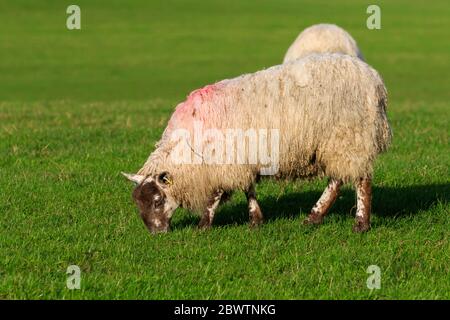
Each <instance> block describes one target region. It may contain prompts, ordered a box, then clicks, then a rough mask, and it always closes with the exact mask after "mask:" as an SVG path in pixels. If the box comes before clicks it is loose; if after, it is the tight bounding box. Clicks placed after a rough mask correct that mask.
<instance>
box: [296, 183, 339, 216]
mask: <svg viewBox="0 0 450 320" xmlns="http://www.w3.org/2000/svg"><path fill="white" fill-rule="evenodd" d="M341 186H342V181H341V180H339V179H330V181H329V182H328V186H327V187H326V188H325V191H324V192H323V193H322V196H321V197H320V199H319V201H317V203H316V204H315V205H314V207H313V208H312V209H311V213H310V214H309V216H308V217H307V218H306V219H305V220H304V221H303V224H321V223H322V222H323V218H324V217H325V215H326V214H327V213H328V210H329V209H330V208H331V206H332V205H333V203H334V201H335V200H336V198H337V197H338V195H339V189H340V187H341Z"/></svg>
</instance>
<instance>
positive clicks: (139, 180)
mask: <svg viewBox="0 0 450 320" xmlns="http://www.w3.org/2000/svg"><path fill="white" fill-rule="evenodd" d="M122 174H123V176H124V177H125V178H127V179H128V180H130V181H131V182H134V183H135V184H141V183H142V181H144V179H145V176H142V175H139V174H131V173H125V172H122Z"/></svg>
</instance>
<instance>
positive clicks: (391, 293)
mask: <svg viewBox="0 0 450 320" xmlns="http://www.w3.org/2000/svg"><path fill="white" fill-rule="evenodd" d="M299 2H300V1H283V2H280V1H268V0H263V1H257V2H255V1H242V0H241V1H231V2H230V1H207V2H206V1H144V0H142V1H134V0H133V1H127V4H126V5H124V2H123V1H86V0H83V1H77V3H78V4H79V5H80V7H81V10H82V30H81V31H68V30H67V29H66V28H65V19H66V14H65V9H66V7H67V6H68V5H69V4H71V3H72V2H69V1H56V0H54V1H39V3H38V2H32V1H14V2H13V1H8V2H6V1H3V2H1V3H0V21H1V24H2V27H1V31H0V74H1V76H0V99H1V100H0V154H1V156H0V170H1V171H0V298H4V299H10V298H19V299H23V298H31V299H39V298H45V299H47V298H57V299H61V298H63V299H71V298H76V299H79V298H81V299H93V298H100V299H107V298H132V299H178V298H189V299H191V298H192V299H204V298H205V299H215V298H221V299H228V298H230V299H247V298H252V299H259V298H261V299H275V298H279V299H309V298H325V299H342V298H356V299H366V298H369V299H397V298H405V299H419V298H425V299H449V298H450V278H449V276H448V275H449V274H450V265H449V261H450V244H449V236H450V232H449V231H450V219H449V214H450V205H449V203H448V201H449V196H450V174H449V165H450V152H449V151H450V150H449V141H448V139H449V130H450V125H449V120H450V117H449V107H450V104H449V100H450V91H449V90H448V88H449V87H450V78H449V75H450V73H449V72H448V71H449V61H450V59H449V58H450V42H449V41H448V39H450V5H449V4H448V1H446V0H442V1H433V2H426V3H424V2H422V1H396V2H395V3H393V2H392V1H382V2H378V3H379V5H380V7H381V9H382V29H381V30H378V31H370V30H367V29H366V27H365V20H366V17H367V15H366V13H365V10H366V7H367V5H368V3H367V4H366V3H363V2H360V1H356V0H355V1H346V2H345V3H338V2H330V1H312V0H311V1H304V2H303V3H299ZM318 22H332V23H336V24H339V25H341V26H343V27H344V28H346V29H347V30H349V31H350V33H352V34H353V35H354V37H355V38H356V40H357V41H358V44H359V46H360V48H361V49H362V51H363V53H364V55H365V58H366V59H367V61H369V63H370V64H371V65H373V66H374V67H375V68H376V69H377V70H379V71H380V73H381V74H382V75H383V77H384V79H385V81H386V85H387V87H388V90H389V93H390V100H389V107H388V115H389V118H390V121H391V124H392V127H393V130H394V140H393V145H392V148H391V149H390V151H389V152H388V153H386V154H384V155H383V156H381V157H380V158H379V160H378V161H377V163H376V173H375V177H374V184H375V185H374V203H373V211H374V214H373V223H372V225H373V228H372V230H371V231H370V232H369V233H367V234H363V235H359V234H353V233H352V232H351V226H352V223H353V216H354V213H355V209H354V207H353V206H354V202H355V199H354V193H353V191H352V189H351V188H346V189H344V192H343V193H342V196H341V197H340V198H339V199H338V201H337V203H336V204H335V206H334V207H333V209H332V211H331V212H330V215H329V216H328V217H327V219H326V221H325V223H324V224H323V225H322V226H320V227H318V228H311V227H304V226H302V225H301V221H302V220H303V219H304V217H305V216H306V214H307V213H308V211H309V210H310V208H311V206H312V205H313V204H314V202H315V201H316V200H317V199H318V197H319V196H320V193H321V192H322V190H323V188H324V186H325V181H319V180H316V181H298V182H296V183H289V184H284V183H275V182H273V181H265V182H263V183H262V184H260V185H259V186H258V188H257V191H258V193H259V199H260V202H261V206H262V209H263V212H264V213H265V216H266V218H267V222H266V224H265V225H263V226H262V227H261V228H259V229H258V230H249V228H248V226H247V221H248V218H247V214H246V204H245V201H244V196H243V195H242V194H236V195H235V196H234V197H233V198H232V200H231V201H230V202H229V203H227V204H226V205H224V206H223V207H222V208H221V210H220V211H219V212H218V215H217V220H216V221H215V224H214V227H213V229H212V230H210V231H207V232H200V231H198V230H197V229H196V223H197V222H198V220H199V218H198V217H196V216H194V215H192V214H190V213H188V212H185V211H178V212H177V213H176V215H175V217H174V221H173V229H174V230H173V232H171V233H169V234H165V235H158V236H150V235H149V234H148V232H147V231H146V229H145V227H144V225H143V223H142V221H141V220H140V218H139V217H138V215H137V209H136V208H135V207H134V204H133V203H132V201H131V189H132V187H131V185H129V183H128V182H126V181H125V180H124V179H123V178H122V177H121V176H120V174H119V172H120V171H135V170H137V169H138V168H139V167H140V165H142V164H143V162H144V161H145V160H146V158H147V156H148V154H149V153H150V152H151V151H152V150H153V145H154V143H155V141H156V140H157V139H158V138H159V137H160V135H161V133H162V130H163V129H164V126H165V123H166V121H167V119H168V117H169V116H170V114H171V111H172V110H173V108H174V106H175V105H176V103H177V102H179V101H181V100H182V99H184V97H185V96H186V95H187V94H188V93H189V91H190V90H192V89H195V88H197V87H200V86H202V85H205V84H207V83H211V82H214V81H216V80H220V79H223V78H229V77H233V76H236V75H239V74H242V73H245V72H252V71H256V70H259V69H261V68H264V67H269V66H271V65H274V64H277V63H279V62H280V61H281V60H282V57H283V54H284V53H285V51H286V50H287V48H288V46H289V45H290V43H291V42H292V41H293V39H294V38H295V37H296V35H297V34H298V32H299V31H300V30H301V29H303V28H305V27H306V26H308V25H310V24H313V23H318ZM71 264H76V265H79V266H80V268H81V270H82V284H81V290H73V291H72V290H68V289H67V288H66V277H67V275H66V273H65V271H66V268H67V267H68V266H69V265H71ZM369 265H378V266H379V267H380V268H381V272H382V274H381V276H382V278H381V289H380V290H374V291H371V290H368V289H367V287H366V279H367V277H368V276H369V274H367V273H366V269H367V267H368V266H369Z"/></svg>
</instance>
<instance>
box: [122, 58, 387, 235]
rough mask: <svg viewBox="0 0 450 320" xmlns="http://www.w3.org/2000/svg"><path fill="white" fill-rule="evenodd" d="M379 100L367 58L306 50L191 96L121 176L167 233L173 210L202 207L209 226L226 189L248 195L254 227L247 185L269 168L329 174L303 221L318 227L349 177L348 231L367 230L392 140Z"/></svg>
mask: <svg viewBox="0 0 450 320" xmlns="http://www.w3.org/2000/svg"><path fill="white" fill-rule="evenodd" d="M386 105H387V95H386V89H385V86H384V84H383V81H382V79H381V77H380V76H379V75H378V73H377V72H376V71H375V70H374V69H372V68H371V67H370V66H369V65H367V64H366V63H364V62H362V61H361V60H359V59H357V58H354V57H351V56H349V55H343V54H317V55H309V56H308V57H305V58H303V59H299V60H296V61H292V62H289V63H285V64H282V65H279V66H275V67H271V68H269V69H266V70H263V71H259V72H256V73H253V74H246V75H242V76H240V77H237V78H234V79H231V80H223V81H220V82H217V83H215V84H213V85H209V86H206V87H205V88H202V89H199V90H196V91H194V92H192V93H191V94H190V95H189V96H188V98H187V100H186V101H185V102H183V103H180V104H179V105H178V106H177V108H176V110H175V112H174V113H173V114H172V116H171V118H170V120H169V123H168V125H167V128H166V129H165V131H164V133H163V136H162V138H161V140H160V141H159V142H158V143H157V144H156V149H155V150H154V151H153V153H152V154H151V155H150V157H149V158H148V160H147V162H146V163H145V164H144V166H143V167H142V168H141V169H140V170H139V172H138V173H137V174H124V175H126V177H127V178H128V179H129V180H131V181H134V182H135V183H136V184H137V185H138V186H137V187H136V189H135V190H134V192H133V198H134V200H135V201H136V203H137V205H138V207H139V209H140V213H141V216H142V218H143V220H144V222H145V224H146V225H147V227H148V229H149V230H150V231H151V232H164V231H167V230H168V229H169V225H170V219H171V216H172V214H173V212H174V210H175V209H176V208H177V207H179V206H181V207H184V208H187V209H190V210H193V211H197V212H198V211H203V216H202V219H201V221H200V226H201V227H209V226H210V225H211V223H212V220H213V217H214V211H215V209H216V208H217V206H218V205H219V202H220V200H221V199H223V196H224V195H225V194H229V193H231V192H232V191H233V190H242V191H244V192H246V195H247V199H248V205H249V212H250V218H251V224H252V225H257V224H259V223H261V222H262V218H263V216H262V213H261V210H260V207H259V205H258V203H257V201H256V194H255V190H254V185H255V183H256V182H257V180H258V177H259V176H261V175H267V174H269V175H272V176H274V177H276V178H285V179H296V178H305V177H314V176H326V177H328V178H329V185H328V187H327V188H326V190H325V192H324V193H323V195H322V196H321V198H320V199H319V201H318V202H317V204H316V205H315V206H314V207H313V208H312V211H311V214H310V215H309V216H308V218H307V219H306V220H305V224H318V223H321V222H322V220H323V218H324V216H325V214H326V213H327V211H328V209H329V208H330V207H331V205H332V204H333V202H334V200H335V199H336V197H337V195H338V191H339V188H340V186H341V185H342V184H343V183H346V182H352V183H353V184H354V185H355V187H356V193H357V211H356V223H355V226H354V231H356V232H362V231H366V230H368V229H369V227H370V208H371V176H372V164H373V162H374V160H375V158H376V156H377V155H378V154H379V153H381V152H383V151H385V150H386V149H387V147H388V145H389V143H390V140H391V130H390V126H389V123H388V120H387V117H386ZM230 132H231V135H230ZM202 135H203V136H202ZM200 136H202V137H201V138H199V137H200ZM230 137H231V138H230ZM220 139H222V141H221V140H220ZM269 140H270V143H269ZM242 145H244V148H240V147H239V146H241V147H242ZM269 145H270V147H269ZM252 148H253V149H252ZM269 148H270V153H269V152H267V153H265V151H266V149H269ZM248 150H250V151H248ZM251 150H253V151H251Z"/></svg>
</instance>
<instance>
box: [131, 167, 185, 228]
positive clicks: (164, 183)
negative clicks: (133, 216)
mask: <svg viewBox="0 0 450 320" xmlns="http://www.w3.org/2000/svg"><path fill="white" fill-rule="evenodd" d="M122 174H123V175H124V176H125V177H126V178H127V179H128V180H130V181H132V182H134V183H135V184H136V188H135V189H134V191H133V199H134V201H135V202H136V204H137V206H138V208H139V212H140V215H141V218H142V220H143V221H144V223H145V225H146V226H147V229H148V230H149V231H150V232H151V233H160V232H167V231H169V229H170V219H171V218H172V214H173V212H174V211H175V209H176V208H177V207H178V204H177V203H176V201H175V200H174V199H173V198H172V197H171V196H170V194H169V187H170V185H171V183H172V177H171V176H170V174H169V173H168V172H163V173H160V174H157V175H154V176H142V175H137V174H127V173H122Z"/></svg>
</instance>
